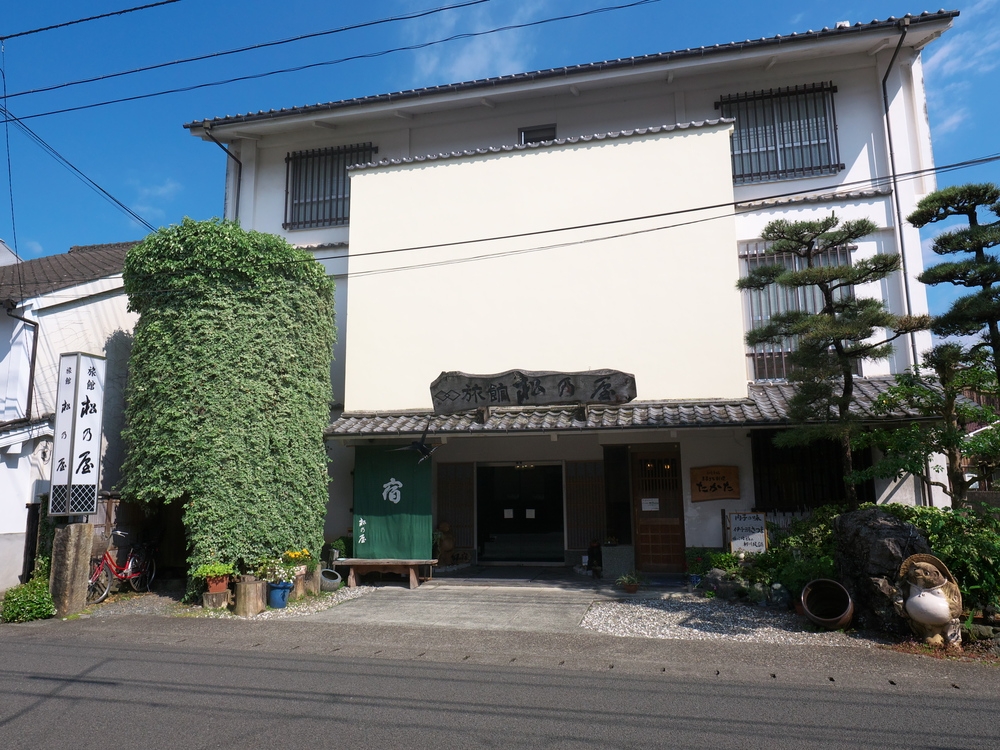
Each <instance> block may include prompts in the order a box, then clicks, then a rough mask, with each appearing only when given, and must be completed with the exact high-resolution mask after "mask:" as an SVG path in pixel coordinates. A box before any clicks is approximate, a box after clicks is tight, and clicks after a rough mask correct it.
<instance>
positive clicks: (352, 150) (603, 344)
mask: <svg viewBox="0 0 1000 750" xmlns="http://www.w3.org/2000/svg"><path fill="white" fill-rule="evenodd" d="M957 15H958V14H957V12H945V11H941V12H937V13H925V14H922V15H920V16H906V17H904V18H903V19H889V20H886V21H876V22H871V23H859V24H855V25H853V26H852V25H848V24H837V26H836V27H835V28H825V29H823V30H821V31H810V32H806V33H801V34H793V35H791V36H779V37H772V38H764V39H759V40H753V41H745V42H734V43H729V44H720V45H717V46H714V47H701V48H697V49H690V50H680V51H675V52H666V53H661V54H652V55H645V56H642V57H636V58H629V59H622V60H613V61H608V62H602V63H593V64H586V65H574V66H570V67H566V68H558V69H553V70H544V71H536V72H532V73H524V74H518V75H512V76H504V77H501V78H495V79H486V80H479V81H471V82H466V83H458V84H451V85H444V86H437V87H432V88H426V89H418V90H412V91H405V92H398V93H393V94H383V95H376V96H369V97H364V98H359V99H351V100H346V101H338V102H331V103H328V104H319V105H312V106H306V107H298V108H294V109H288V110H280V111H268V112H258V113H252V114H246V115H237V116H228V117H220V118H215V119H210V120H204V121H198V122H192V123H188V124H187V125H186V126H185V127H186V128H188V129H189V130H190V131H191V132H192V134H193V135H196V136H198V137H201V138H204V139H206V140H214V141H217V142H219V143H224V144H227V146H228V149H229V153H230V155H231V157H232V158H231V159H230V160H229V162H228V168H227V182H226V197H227V200H226V216H227V217H228V218H230V219H238V220H239V221H240V223H241V224H242V225H243V226H244V227H246V228H248V229H256V230H260V231H265V232H273V233H276V234H280V235H282V236H284V237H286V238H287V239H288V240H289V241H290V242H292V243H293V244H295V245H297V246H300V247H305V248H311V249H313V251H314V253H315V256H316V257H317V258H318V259H320V260H321V261H322V262H323V263H324V264H325V265H326V267H327V269H328V271H329V272H330V273H331V274H332V275H333V276H334V277H335V278H336V281H337V323H338V327H339V331H340V333H339V343H338V345H337V349H336V352H335V360H336V361H335V365H334V370H333V373H332V377H333V384H334V391H335V394H336V398H337V399H338V400H341V401H342V406H343V408H344V412H343V414H342V415H338V416H339V418H338V419H336V420H335V421H334V423H333V424H332V425H331V427H330V429H329V430H328V437H329V438H330V441H331V458H332V461H333V466H332V469H331V472H332V475H333V483H332V486H331V503H330V513H329V516H328V523H327V534H328V536H329V537H334V536H338V535H339V534H340V533H343V531H344V530H345V529H346V528H348V526H349V524H350V523H351V517H350V515H349V509H350V507H351V505H352V492H353V490H352V473H357V472H362V471H365V470H366V466H365V464H366V462H367V461H368V458H366V456H367V455H369V453H370V450H371V449H373V448H378V447H381V448H382V449H383V450H384V449H386V448H393V447H395V448H398V447H405V446H406V445H408V444H409V443H410V442H412V441H417V442H419V441H420V439H421V435H422V434H424V433H425V432H426V433H427V442H428V443H430V444H433V445H437V446H438V448H437V449H436V451H435V452H434V454H433V456H432V459H431V460H432V466H433V471H432V479H431V480H430V481H431V482H432V485H431V487H430V488H429V491H430V492H431V493H432V495H433V498H434V513H435V519H436V521H437V522H440V521H447V522H448V523H450V524H451V526H452V529H453V532H454V534H455V537H456V543H457V546H458V548H460V549H467V550H469V551H470V553H471V554H472V555H473V556H478V558H479V559H480V560H484V561H485V560H491V559H492V560H502V561H510V560H520V561H534V562H538V561H556V562H572V561H574V560H576V559H578V557H579V554H580V553H581V552H582V551H584V550H585V549H586V547H587V546H588V542H590V541H591V540H593V539H601V538H603V537H606V536H609V535H615V536H617V537H618V538H619V540H620V541H627V540H631V541H632V542H633V543H634V544H635V554H636V557H635V561H636V564H637V566H638V567H639V568H640V569H645V570H649V571H678V570H681V569H682V568H683V549H684V547H685V546H720V545H721V544H722V541H723V525H722V522H721V518H722V511H729V512H731V511H741V510H750V509H758V510H764V511H782V510H790V509H795V508H800V507H808V506H812V505H816V504H819V503H821V502H826V501H830V500H834V499H836V498H837V495H838V493H839V492H840V490H841V481H840V476H839V473H838V466H837V461H838V460H839V459H837V458H836V451H826V450H824V449H823V448H821V447H817V448H815V449H813V450H802V451H797V452H792V451H784V452H782V451H777V450H776V449H775V448H774V447H773V445H772V443H771V437H772V435H773V430H774V429H776V428H780V427H781V426H782V425H784V424H787V420H786V419H785V416H784V409H785V399H786V397H787V395H788V393H789V389H788V386H787V385H785V384H783V382H782V378H783V376H784V369H783V368H784V354H785V352H781V351H770V350H765V349H759V350H757V351H747V348H746V346H745V345H744V343H743V336H744V334H745V332H746V330H747V328H748V327H749V326H750V325H752V324H753V323H754V322H757V321H760V320H764V319H766V318H767V316H768V315H769V314H771V313H773V312H775V311H776V310H777V309H781V308H782V307H785V306H787V305H790V304H807V303H803V302H802V301H801V300H799V301H798V302H796V301H795V300H793V299H789V298H787V297H782V296H779V295H755V296H751V295H746V296H741V295H740V293H738V292H737V291H736V289H735V282H736V280H737V279H738V278H739V276H740V275H741V273H744V272H745V269H746V267H747V265H750V264H753V263H754V262H755V256H756V255H757V254H758V253H759V252H760V251H761V250H762V249H763V248H762V243H761V242H760V235H761V231H762V229H763V227H764V226H765V225H766V224H767V223H768V222H769V221H771V220H773V219H776V218H786V219H789V220H793V221H794V220H800V219H811V218H820V217H825V216H828V215H829V214H830V213H831V212H835V213H836V214H837V215H838V216H839V217H841V218H842V219H856V218H862V217H867V218H870V219H872V220H873V221H874V222H875V223H876V224H877V225H878V227H879V230H878V231H877V232H876V233H875V234H874V235H872V236H871V237H869V238H867V239H865V240H864V241H862V242H861V243H859V246H858V248H857V249H856V250H855V251H854V253H853V257H854V258H862V257H866V256H871V255H873V254H876V253H899V252H900V251H902V255H903V259H904V264H905V269H906V271H905V274H904V273H899V274H896V276H895V277H893V278H891V279H889V280H888V281H887V282H885V283H883V284H881V285H872V288H863V289H858V290H857V293H858V294H859V295H860V296H876V297H880V298H882V299H884V300H885V301H886V302H887V303H888V305H889V307H890V308H891V309H892V310H893V311H895V312H900V313H901V312H911V313H913V314H922V313H926V312H927V301H926V296H925V293H924V290H923V287H922V285H921V284H919V283H918V282H917V280H916V277H917V275H918V274H919V273H920V272H921V270H922V264H921V254H920V238H919V235H918V233H917V231H916V230H915V229H913V228H912V227H909V226H908V225H906V224H905V223H903V222H901V221H900V217H903V216H906V215H907V214H908V213H909V211H911V210H912V208H913V207H914V206H915V204H916V203H917V201H918V200H919V199H920V198H921V197H922V196H924V195H926V194H927V193H929V192H931V191H933V190H934V189H935V181H934V174H933V172H932V171H928V170H930V168H932V167H933V158H932V153H931V143H930V131H929V126H928V122H927V118H926V109H925V95H924V89H923V74H922V68H921V56H920V52H921V50H922V49H923V47H924V46H925V45H927V44H929V43H930V42H932V41H933V40H934V39H936V38H937V37H938V36H940V35H941V34H942V33H944V32H945V31H947V30H948V28H949V27H950V26H951V23H952V20H953V18H954V17H955V16H957ZM883 86H884V88H885V93H886V97H887V101H888V112H886V111H885V110H884V109H883ZM890 143H891V146H890ZM352 165H354V166H352ZM894 174H895V175H900V176H901V177H900V179H898V180H896V179H893V175H894ZM904 177H905V179H904ZM850 255H851V254H850V253H849V252H846V251H845V253H844V254H843V257H841V258H840V259H839V262H848V261H849V256H850ZM929 347H930V335H929V334H926V333H925V334H918V335H916V336H914V337H913V338H912V340H910V341H901V342H899V345H898V346H897V347H896V353H895V355H894V357H893V358H892V359H891V360H890V361H888V362H885V363H883V364H880V365H875V366H869V365H867V364H866V365H865V371H864V372H863V375H864V376H865V378H866V380H864V381H862V382H861V383H860V384H859V387H858V390H859V397H858V400H859V406H860V407H861V408H864V406H865V405H866V404H867V403H868V402H869V401H870V399H872V398H874V397H876V396H877V394H878V392H879V390H880V389H881V388H883V387H884V385H885V383H886V380H885V377H886V376H889V375H891V374H892V373H896V372H899V371H901V370H903V369H905V368H906V367H908V366H910V365H911V364H912V363H913V359H914V353H918V352H921V351H923V350H926V349H928V348H929ZM602 368H610V369H614V370H618V371H623V372H626V373H630V374H632V375H634V376H635V388H636V399H637V400H636V401H634V402H632V403H628V404H624V405H621V404H614V403H609V402H608V400H609V399H610V395H609V392H608V391H607V390H606V389H605V390H603V391H602V390H601V388H600V387H599V386H598V385H597V384H596V382H595V383H591V384H590V387H589V388H588V390H591V393H590V394H587V395H586V397H585V398H584V399H583V400H584V401H585V402H587V403H585V404H582V405H576V406H574V405H568V404H567V405H558V404H556V405H553V404H547V405H546V404H541V403H538V401H539V399H540V398H541V396H540V395H539V394H538V393H537V391H538V390H539V388H540V385H539V384H535V385H532V380H533V378H534V376H530V375H529V376H528V377H521V376H519V374H518V372H515V373H514V374H511V375H508V376H507V377H506V378H487V379H484V380H474V379H469V378H466V379H465V380H464V381H461V382H462V383H464V386H460V387H453V385H454V383H453V384H452V386H449V387H448V388H442V389H441V390H440V392H439V396H440V399H438V397H437V396H435V397H434V398H435V399H438V400H439V401H440V403H438V404H434V403H432V391H431V388H430V386H431V383H432V381H434V380H435V378H437V376H438V374H439V373H441V372H443V371H459V372H462V373H473V374H479V375H499V374H500V373H506V372H508V371H519V372H521V373H524V372H530V371H546V372H554V373H563V374H568V373H574V372H582V371H589V370H597V369H602ZM454 382H459V381H454ZM581 382H582V381H574V383H575V384H576V387H577V388H580V387H581V386H580V383H581ZM517 383H520V385H517ZM533 388H534V390H535V391H536V392H532V389H533ZM516 390H517V391H521V398H520V399H516V398H515V397H514V394H515V391H516ZM553 390H554V387H553V386H551V385H550V387H549V388H548V391H549V396H551V392H552V391H553ZM559 390H563V389H562V388H561V387H560V388H559ZM536 397H537V398H536ZM449 400H452V401H453V402H458V406H459V407H464V408H465V410H464V411H462V410H459V411H458V412H457V413H451V414H444V413H442V412H443V411H454V409H442V408H438V409H437V413H435V412H434V411H432V408H433V407H435V406H438V407H440V406H441V404H445V403H446V402H448V401H449ZM556 400H558V399H556ZM518 401H519V402H520V403H518ZM602 402H604V403H602ZM454 405H455V404H454V403H452V406H453V407H454ZM358 447H363V448H364V449H365V450H356V449H357V448H358ZM355 456H357V461H356V460H355ZM395 456H397V457H398V459H399V460H400V461H410V462H413V461H415V460H416V459H417V454H416V453H415V452H412V451H400V452H398V453H396V454H395ZM703 475H704V476H705V477H715V478H716V480H718V481H716V484H717V485H718V487H717V488H716V490H715V491H711V490H710V486H711V484H712V481H713V480H712V479H710V478H709V479H700V477H702V476H703ZM699 485H700V486H699ZM723 485H727V486H728V487H729V488H730V489H728V490H723V489H722V486H723ZM720 495H721V496H723V497H721V499H720V497H719V496H720ZM869 496H871V497H873V498H875V497H877V498H878V499H880V500H882V501H885V500H889V499H893V500H899V501H903V502H926V501H927V499H926V498H924V497H923V495H922V491H921V490H920V489H919V483H918V482H916V481H914V480H909V481H904V482H901V483H898V484H893V485H891V486H881V485H880V486H878V487H876V488H873V489H870V491H869ZM713 498H715V499H713ZM938 502H940V498H935V503H938Z"/></svg>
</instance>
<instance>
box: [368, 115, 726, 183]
mask: <svg viewBox="0 0 1000 750" xmlns="http://www.w3.org/2000/svg"><path fill="white" fill-rule="evenodd" d="M732 122H736V120H735V119H733V118H731V117H720V118H717V119H715V120H697V121H695V122H683V123H677V124H675V125H653V126H652V127H648V128H633V129H631V130H615V131H612V132H610V133H595V134H594V135H576V136H567V137H566V138H554V139H553V140H551V141H538V142H537V143H516V144H513V145H506V146H489V147H486V148H476V149H466V150H464V151H450V152H448V153H444V154H431V155H429V156H410V157H406V158H402V159H380V160H379V161H372V162H368V163H367V164H355V165H353V166H352V167H350V169H351V170H352V171H357V170H363V169H372V168H375V167H388V166H394V165H397V164H417V163H422V162H428V161H444V160H445V159H457V158H460V157H464V156H481V155H483V154H501V153H505V152H508V151H527V150H530V149H537V148H549V147H551V146H565V145H566V144H567V143H591V142H592V141H606V140H607V141H611V140H617V139H620V138H632V137H635V136H642V135H647V134H649V133H653V134H656V133H669V132H671V131H673V130H688V129H690V128H705V127H712V126H713V125H718V124H719V123H732Z"/></svg>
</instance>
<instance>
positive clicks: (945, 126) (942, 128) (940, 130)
mask: <svg viewBox="0 0 1000 750" xmlns="http://www.w3.org/2000/svg"><path fill="white" fill-rule="evenodd" d="M971 114H972V113H971V112H969V110H968V109H966V108H965V107H961V108H960V109H958V110H957V111H955V112H952V113H951V114H950V115H948V117H946V118H945V119H944V121H943V122H939V123H938V124H937V125H936V126H935V127H934V134H935V135H945V134H946V133H951V132H953V131H955V130H958V129H959V128H960V127H961V126H962V123H964V122H965V121H966V120H968V119H969V116H970V115H971Z"/></svg>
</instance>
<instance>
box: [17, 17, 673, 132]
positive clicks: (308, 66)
mask: <svg viewBox="0 0 1000 750" xmlns="http://www.w3.org/2000/svg"><path fill="white" fill-rule="evenodd" d="M660 1H661V0H635V1H634V2H631V3H625V4H623V5H609V6H605V7H602V8H593V9H591V10H587V11H581V12H580V13H569V14H566V15H562V16H552V17H550V18H543V19H540V20H538V21H529V22H525V23H517V24H508V25H506V26H498V27H495V28H492V29H485V30H484V31H467V32H463V33H460V34H453V35H451V36H448V37H444V38H442V39H435V40H433V41H430V42H419V43H416V44H410V45H406V46H402V47H392V48H390V49H385V50H380V51H378V52H365V53H361V54H357V55H350V56H348V57H341V58H338V59H336V60H326V61H324V62H315V63H307V64H305V65H297V66H295V67H292V68H281V69H279V70H270V71H266V72H264V73H253V74H250V75H245V76H235V77H233V78H226V79H223V80H219V81H210V82H206V83H197V84H192V85H190V86H180V87H177V88H172V89H164V90H162V91H153V92H149V93H145V94H135V95H133V96H123V97H120V98H118V99H107V100H104V101H99V102H92V103H90V104H81V105H78V106H75V107H64V108H62V109H54V110H50V111H48V112H36V113H35V114H31V115H24V116H22V117H21V118H20V119H21V120H22V121H23V120H32V119H34V118H36V117H49V116H50V115H61V114H66V113H67V112H79V111H81V110H85V109H94V108H95V107H106V106H108V105H111V104H123V103H125V102H134V101H140V100H143V99H152V98H154V97H158V96H167V95H169V94H181V93H186V92H189V91H197V90H199V89H206V88H212V87H215V86H226V85H228V84H230V83H240V82H242V81H255V80H260V79H261V78H268V77H270V76H275V75H283V74H285V73H298V72H301V71H303V70H310V69H312V68H320V67H327V66H331V65H341V64H343V63H346V62H353V61H355V60H368V59H373V58H377V57H384V56H386V55H391V54H395V53H397V52H412V51H415V50H421V49H427V48H428V47H434V46H437V45H441V44H447V43H448V42H454V41H457V40H460V39H473V38H476V37H481V36H488V35H490V34H498V33H501V32H504V31H514V30H517V29H527V28H531V27H534V26H543V25H545V24H550V23H557V22H560V21H569V20H573V19H576V18H583V17H585V16H592V15H596V14H599V13H610V12H613V11H617V10H627V9H629V8H635V7H639V6H641V5H649V4H651V3H658V2H660Z"/></svg>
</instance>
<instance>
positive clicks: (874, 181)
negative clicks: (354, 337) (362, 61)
mask: <svg viewBox="0 0 1000 750" xmlns="http://www.w3.org/2000/svg"><path fill="white" fill-rule="evenodd" d="M997 161H1000V153H997V154H989V155H986V156H980V157H976V158H973V159H966V160H964V161H960V162H953V163H951V164H945V165H942V166H938V167H927V168H925V169H917V170H913V171H910V172H903V173H900V174H898V175H897V176H896V177H897V179H898V180H900V181H906V180H915V179H918V178H920V177H923V176H925V175H927V174H932V173H948V172H953V171H957V170H960V169H968V168H970V167H975V166H979V165H982V164H989V163H992V162H997ZM888 181H889V178H888V177H873V178H870V179H866V180H854V181H852V182H845V183H838V184H835V185H826V186H823V187H817V188H813V189H812V190H805V191H801V190H800V191H795V192H785V193H773V194H771V195H766V196H762V197H759V198H756V199H755V201H768V200H779V199H781V198H796V197H798V198H808V197H809V196H811V195H814V194H817V193H819V194H829V195H830V197H831V199H833V200H835V199H837V198H838V197H850V192H847V193H838V192H837V191H838V190H843V188H845V187H854V186H857V185H860V184H870V185H873V186H878V185H880V184H882V183H888ZM743 203H745V201H731V202H728V203H717V204H711V205H704V206H695V207H692V208H685V209H677V210H675V211H665V212H663V213H658V214H649V215H646V216H633V217H627V218H624V219H614V220H609V221H605V222H595V223H592V224H578V225H574V226H569V227H556V228H554V229H546V230H538V231H534V232H525V233H521V234H514V235H503V236H494V237H481V238H476V239H471V240H464V241H460V242H448V243H440V244H435V245H422V246H414V247H406V248H392V249H389V250H376V251H372V252H368V253H355V254H352V255H349V256H327V257H313V258H307V259H303V260H296V261H281V262H279V263H269V264H266V266H267V267H282V266H292V265H297V264H300V263H314V262H317V261H336V260H343V259H345V258H360V257H365V256H372V255H388V254H393V253H397V252H406V251H411V250H424V249H433V248H441V247H451V246H455V245H463V244H475V243H481V242H490V241H495V240H501V239H515V238H523V237H527V236H540V235H547V234H551V233H553V232H563V231H572V230H575V229H587V228H593V227H598V226H607V225H611V224H622V223H626V222H632V221H642V220H645V219H651V218H664V217H667V216H677V215H681V214H687V213H694V212H697V211H709V210H714V209H723V208H735V207H737V206H739V205H741V204H743ZM732 215H733V214H729V213H726V214H721V215H713V216H706V217H702V218H697V219H691V220H689V221H682V222H677V223H673V224H666V225H661V226H656V227H646V228H643V229H637V230H631V231H627V232H620V233H617V234H613V235H602V236H600V237H588V238H584V239H580V240H570V241H567V242H559V243H553V244H551V245H538V246H534V247H527V248H519V249H517V250H503V251H499V252H496V253H483V254H481V255H476V256H471V257H466V258H457V259H451V260H446V261H436V262H428V263H414V264H409V265H401V266H396V267H393V268H386V269H372V270H370V271H360V272H358V271H355V272H353V273H347V274H335V275H334V278H355V277H358V276H370V275H377V274H381V273H395V272H398V271H408V270H416V269H420V268H429V267H434V266H438V265H454V264H457V263H469V262H476V261H480V260H491V259H496V258H503V257H508V256H513V255H524V254H527V253H533V252H541V251H544V250H551V249H558V248H562V247H569V246H572V245H582V244H589V243H593V242H603V241H606V240H613V239H621V238H623V237H628V236H633V235H639V234H649V233H652V232H658V231H663V230H667V229H675V228H677V227H682V226H690V225H693V224H700V223H704V222H708V221H715V220H717V219H725V218H729V217H730V216H732ZM181 273H187V272H186V271H184V272H176V271H158V272H154V273H151V274H147V275H146V276H145V278H153V277H158V276H160V277H170V276H175V275H180V274H181ZM247 288H249V287H247ZM175 291H176V290H170V289H159V290H157V289H152V290H147V292H145V293H156V292H161V293H163V294H167V293H175ZM51 296H53V298H58V295H51Z"/></svg>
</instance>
